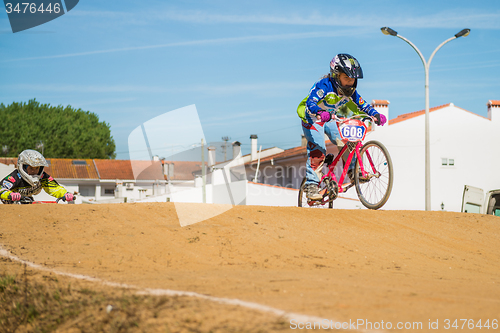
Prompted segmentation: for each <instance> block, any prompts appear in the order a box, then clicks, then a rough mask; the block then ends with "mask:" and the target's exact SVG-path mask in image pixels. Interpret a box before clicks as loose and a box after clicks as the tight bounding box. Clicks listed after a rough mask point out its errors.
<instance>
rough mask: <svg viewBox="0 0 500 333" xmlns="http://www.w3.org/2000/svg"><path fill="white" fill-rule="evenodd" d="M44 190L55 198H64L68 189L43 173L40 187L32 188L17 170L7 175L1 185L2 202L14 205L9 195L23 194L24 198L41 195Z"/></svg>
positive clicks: (0, 196) (0, 197) (0, 198)
mask: <svg viewBox="0 0 500 333" xmlns="http://www.w3.org/2000/svg"><path fill="white" fill-rule="evenodd" d="M42 189H43V190H44V191H45V192H46V193H48V194H50V195H51V196H53V197H55V198H58V199H59V198H62V197H63V196H64V194H66V192H67V191H66V189H65V188H64V187H63V186H61V185H59V183H57V181H56V180H55V179H54V178H52V177H51V176H49V175H48V174H47V173H45V172H43V174H42V177H41V180H40V182H39V183H38V186H31V185H30V184H29V183H28V182H26V181H25V180H24V179H23V178H22V177H21V175H20V174H19V172H18V171H17V170H14V171H12V172H11V173H10V174H9V175H7V176H6V177H5V178H4V179H3V180H2V183H1V184H0V200H2V202H3V203H12V201H10V200H9V194H11V193H12V192H18V193H21V195H24V196H33V195H37V194H39V193H40V192H41V191H42Z"/></svg>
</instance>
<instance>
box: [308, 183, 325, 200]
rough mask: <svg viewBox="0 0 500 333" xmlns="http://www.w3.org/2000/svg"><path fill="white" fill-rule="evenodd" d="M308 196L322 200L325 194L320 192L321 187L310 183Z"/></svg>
mask: <svg viewBox="0 0 500 333" xmlns="http://www.w3.org/2000/svg"><path fill="white" fill-rule="evenodd" d="M306 196H307V198H308V199H311V200H321V199H323V196H322V195H321V194H320V193H319V187H318V185H316V184H310V185H307V187H306Z"/></svg>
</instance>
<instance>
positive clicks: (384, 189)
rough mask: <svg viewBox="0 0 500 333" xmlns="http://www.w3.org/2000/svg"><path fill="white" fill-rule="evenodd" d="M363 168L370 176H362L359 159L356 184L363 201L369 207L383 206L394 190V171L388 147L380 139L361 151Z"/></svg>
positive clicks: (355, 173) (360, 198)
mask: <svg viewBox="0 0 500 333" xmlns="http://www.w3.org/2000/svg"><path fill="white" fill-rule="evenodd" d="M360 155H361V162H362V165H363V168H364V169H365V171H366V172H368V178H369V179H367V178H363V177H360V176H361V175H360V173H361V168H360V163H359V161H357V163H356V168H355V172H354V184H355V185H356V192H357V193H358V197H359V200H360V201H361V203H362V204H363V205H364V206H365V207H366V208H369V209H379V208H381V207H382V206H383V205H384V204H385V203H386V202H387V200H388V199H389V196H390V195H391V191H392V182H393V177H394V173H393V170H392V161H391V156H390V155H389V152H388V151H387V148H385V146H384V145H383V144H381V143H380V142H378V141H369V142H367V143H365V144H364V145H363V147H362V148H361V151H360Z"/></svg>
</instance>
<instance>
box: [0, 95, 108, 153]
mask: <svg viewBox="0 0 500 333" xmlns="http://www.w3.org/2000/svg"><path fill="white" fill-rule="evenodd" d="M0 149H1V151H0V153H1V154H2V156H8V157H16V156H17V155H19V153H20V152H22V151H23V150H25V149H35V150H38V151H40V152H42V151H43V155H44V156H45V157H46V158H81V159H83V158H104V159H114V158H115V157H116V153H115V149H116V146H115V141H114V139H113V137H112V136H111V126H110V125H109V124H107V123H106V122H104V121H99V117H98V116H97V115H96V114H95V113H92V112H89V111H83V110H82V109H78V110H76V109H74V108H72V107H71V106H70V105H68V106H66V107H63V106H62V105H59V106H51V105H50V104H40V103H39V102H37V101H36V99H32V100H29V101H28V102H27V103H26V102H24V103H23V102H21V103H16V102H14V103H12V104H10V105H7V106H5V105H4V104H3V103H0Z"/></svg>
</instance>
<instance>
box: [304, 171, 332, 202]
mask: <svg viewBox="0 0 500 333" xmlns="http://www.w3.org/2000/svg"><path fill="white" fill-rule="evenodd" d="M298 206H299V207H304V208H333V200H329V201H328V205H327V204H326V203H324V204H322V205H321V204H317V205H309V203H308V200H307V196H306V177H304V179H303V180H302V183H301V184H300V189H299V200H298Z"/></svg>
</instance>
